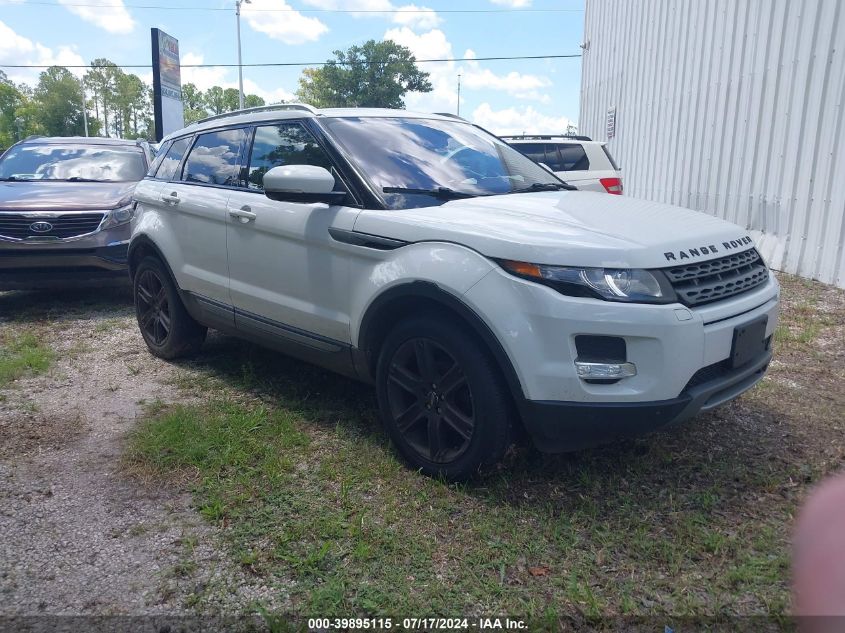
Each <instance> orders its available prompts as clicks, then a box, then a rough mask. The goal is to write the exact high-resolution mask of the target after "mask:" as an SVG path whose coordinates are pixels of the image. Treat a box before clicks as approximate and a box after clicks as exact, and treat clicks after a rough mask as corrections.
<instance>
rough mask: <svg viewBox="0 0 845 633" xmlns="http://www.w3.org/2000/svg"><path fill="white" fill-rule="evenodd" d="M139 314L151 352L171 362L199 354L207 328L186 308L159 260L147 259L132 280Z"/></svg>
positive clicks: (142, 332)
mask: <svg viewBox="0 0 845 633" xmlns="http://www.w3.org/2000/svg"><path fill="white" fill-rule="evenodd" d="M132 290H133V295H134V297H135V314H136V316H137V318H138V327H139V328H140V330H141V336H143V338H144V342H145V343H146V344H147V348H149V350H150V352H152V353H153V355H155V356H158V357H159V358H164V359H167V360H171V359H174V358H179V357H180V356H187V355H190V354H194V353H196V352H197V351H199V349H200V347H201V346H202V344H203V341H205V335H206V333H207V329H206V328H205V327H204V326H202V325H200V324H199V323H197V322H196V321H194V319H193V318H191V315H190V314H188V311H187V310H186V309H185V306H184V304H183V303H182V299H181V298H180V297H179V291H178V290H177V288H176V284H174V283H173V280H172V278H171V277H170V274H169V272H168V271H167V269H166V268H165V266H164V264H162V263H161V260H159V259H158V258H157V257H145V258H144V259H143V260H142V261H141V263H140V264H138V268H137V269H136V270H135V277H134V278H133V280H132Z"/></svg>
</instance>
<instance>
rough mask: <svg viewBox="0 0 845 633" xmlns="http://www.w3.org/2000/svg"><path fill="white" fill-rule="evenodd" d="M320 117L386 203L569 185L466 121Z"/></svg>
mask: <svg viewBox="0 0 845 633" xmlns="http://www.w3.org/2000/svg"><path fill="white" fill-rule="evenodd" d="M320 123H321V124H322V125H323V126H324V127H325V128H327V130H328V132H329V133H330V135H331V136H332V137H333V138H334V140H335V141H336V142H337V143H338V144H339V145H340V146H341V148H342V149H344V150H345V152H346V154H347V155H348V156H349V158H351V159H352V160H353V161H354V162H355V163H356V164H357V165H358V167H359V168H360V171H361V173H362V174H363V175H364V176H365V177H366V178H368V179H369V180H370V182H371V183H372V184H373V185H374V188H375V189H376V191H377V192H378V193H379V195H380V196H382V198H383V199H384V201H385V203H386V204H387V206H388V207H389V208H392V209H404V208H410V207H421V206H431V205H436V204H442V202H444V201H445V200H450V199H455V198H466V197H473V196H489V195H499V194H505V193H516V192H522V191H542V190H547V189H548V190H554V189H563V188H569V187H568V186H567V185H565V184H564V183H563V182H562V181H561V180H559V179H558V178H557V177H556V176H554V175H553V174H551V173H549V172H548V171H547V170H545V169H543V168H542V167H541V166H540V165H538V164H537V163H535V162H533V161H532V160H530V159H528V158H526V157H525V156H523V155H522V154H520V153H519V152H518V151H516V150H515V149H513V148H512V147H510V146H509V145H507V144H505V143H503V142H502V141H500V140H499V139H497V138H496V137H494V136H492V135H490V134H488V133H486V132H484V131H483V130H480V129H479V128H477V127H475V126H473V125H471V124H469V123H466V122H462V121H444V120H440V119H417V118H410V117H409V118H400V117H342V118H326V119H322V120H321V121H320Z"/></svg>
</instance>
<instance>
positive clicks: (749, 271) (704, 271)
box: [662, 248, 769, 306]
mask: <svg viewBox="0 0 845 633" xmlns="http://www.w3.org/2000/svg"><path fill="white" fill-rule="evenodd" d="M662 270H663V272H664V273H665V274H666V277H668V279H669V281H670V282H671V284H672V287H673V288H674V289H675V292H676V293H677V294H678V299H679V300H680V302H681V303H683V304H684V305H687V306H699V305H702V304H705V303H711V302H713V301H719V300H720V299H727V298H728V297H733V296H735V295H738V294H742V293H743V292H747V291H749V290H751V289H752V288H756V287H757V286H759V285H760V284H763V283H765V282H766V280H768V278H769V271H768V269H767V268H766V265H765V264H764V263H763V260H762V258H761V257H760V255H759V253H757V251H756V249H753V248H752V249H749V250H747V251H743V252H741V253H735V254H733V255H728V256H727V257H720V258H719V259H711V260H710V261H707V262H699V263H697V264H686V265H682V266H672V267H671V268H663V269H662Z"/></svg>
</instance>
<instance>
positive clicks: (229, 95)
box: [223, 88, 241, 112]
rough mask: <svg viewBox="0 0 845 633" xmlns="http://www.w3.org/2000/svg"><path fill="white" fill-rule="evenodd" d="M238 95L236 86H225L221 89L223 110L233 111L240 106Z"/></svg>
mask: <svg viewBox="0 0 845 633" xmlns="http://www.w3.org/2000/svg"><path fill="white" fill-rule="evenodd" d="M239 96H240V93H238V90H237V88H226V89H225V90H224V91H223V112H233V111H234V110H237V109H238V108H240V107H241V106H240V99H239Z"/></svg>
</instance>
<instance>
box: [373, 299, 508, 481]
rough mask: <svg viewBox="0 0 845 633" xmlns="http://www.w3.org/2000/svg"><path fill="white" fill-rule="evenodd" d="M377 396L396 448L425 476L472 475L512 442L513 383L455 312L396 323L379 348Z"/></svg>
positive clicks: (496, 458)
mask: <svg viewBox="0 0 845 633" xmlns="http://www.w3.org/2000/svg"><path fill="white" fill-rule="evenodd" d="M376 394H377V396H378V402H379V409H380V411H381V418H382V421H383V423H384V426H385V430H386V431H387V433H388V435H389V436H390V439H391V440H392V441H393V445H394V446H395V447H396V450H397V452H398V453H399V454H400V455H401V457H402V458H403V459H404V460H405V461H406V462H407V463H408V464H409V465H410V466H412V467H413V468H415V469H417V470H419V471H420V472H422V473H424V474H426V475H430V476H432V477H443V478H445V479H449V480H452V481H462V480H466V479H469V478H470V477H473V476H474V475H475V474H477V473H478V472H479V471H481V470H483V469H485V468H486V467H488V466H492V465H493V464H496V463H497V462H498V461H499V460H500V459H501V458H502V456H503V455H504V453H505V450H506V449H507V447H508V446H509V445H510V440H511V436H512V423H515V422H516V418H515V415H514V407H513V404H512V401H511V397H510V392H509V391H508V387H507V384H506V383H505V381H504V379H503V377H502V375H501V371H500V370H499V368H498V366H497V365H496V362H495V361H494V360H493V357H492V355H491V353H490V352H489V350H488V349H487V347H486V346H485V345H484V343H483V341H482V340H480V339H479V338H478V337H477V336H476V335H475V333H474V332H472V331H471V330H470V329H469V328H468V327H467V326H466V325H464V324H462V323H460V321H459V320H458V319H456V318H455V317H452V316H450V315H445V314H442V313H437V312H433V313H427V312H426V313H421V314H419V315H416V316H414V317H410V318H407V319H404V320H402V321H400V322H399V323H397V324H396V325H395V326H394V327H393V329H392V330H391V331H390V332H389V333H388V334H387V336H386V337H385V339H384V342H383V343H382V344H381V346H380V349H379V352H378V362H377V366H376Z"/></svg>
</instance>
